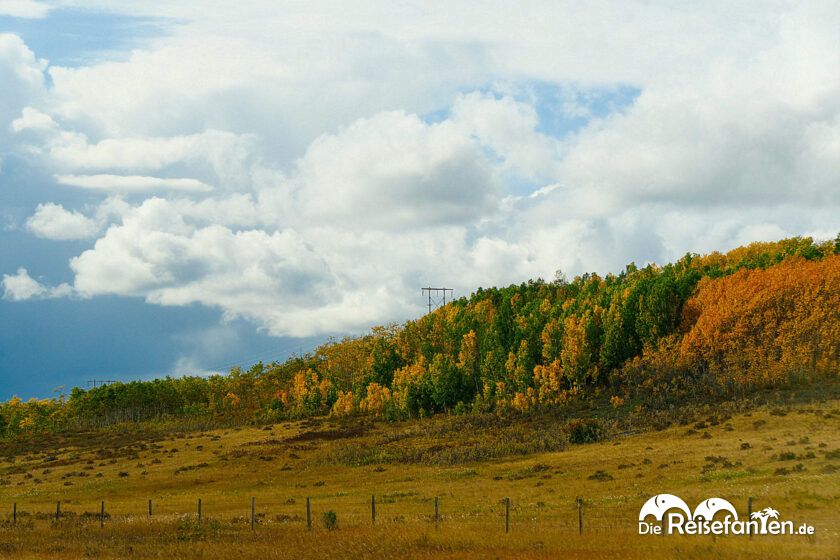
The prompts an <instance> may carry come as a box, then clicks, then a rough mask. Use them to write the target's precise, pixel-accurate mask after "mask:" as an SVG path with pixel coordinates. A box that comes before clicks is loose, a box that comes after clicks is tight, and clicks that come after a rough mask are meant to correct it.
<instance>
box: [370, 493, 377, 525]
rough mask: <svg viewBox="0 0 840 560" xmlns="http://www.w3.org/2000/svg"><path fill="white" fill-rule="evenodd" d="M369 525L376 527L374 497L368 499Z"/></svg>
mask: <svg viewBox="0 0 840 560" xmlns="http://www.w3.org/2000/svg"><path fill="white" fill-rule="evenodd" d="M370 524H371V525H376V496H371V497H370Z"/></svg>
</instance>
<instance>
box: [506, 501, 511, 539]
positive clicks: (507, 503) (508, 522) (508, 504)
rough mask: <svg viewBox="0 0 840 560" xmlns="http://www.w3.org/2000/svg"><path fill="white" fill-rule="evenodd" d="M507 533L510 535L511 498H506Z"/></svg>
mask: <svg viewBox="0 0 840 560" xmlns="http://www.w3.org/2000/svg"><path fill="white" fill-rule="evenodd" d="M505 533H510V498H509V497H508V498H505Z"/></svg>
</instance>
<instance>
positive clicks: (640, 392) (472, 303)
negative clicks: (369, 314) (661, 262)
mask: <svg viewBox="0 0 840 560" xmlns="http://www.w3.org/2000/svg"><path fill="white" fill-rule="evenodd" d="M838 371H840V236H838V238H837V239H835V240H833V241H825V242H815V241H814V240H813V239H811V238H799V237H797V238H791V239H785V240H782V241H778V242H770V243H752V244H750V245H747V246H744V247H739V248H737V249H734V250H732V251H729V252H727V253H717V252H716V253H711V254H708V255H703V256H701V255H696V254H688V255H686V256H684V257H683V258H681V259H680V260H678V261H676V262H674V263H671V264H667V265H665V266H657V265H649V266H645V267H643V268H639V267H637V266H635V265H634V264H630V265H628V266H627V267H626V269H625V270H624V271H623V272H621V273H620V274H617V275H614V274H608V275H606V276H604V277H601V276H599V275H597V274H584V275H581V276H578V277H576V278H574V279H573V280H571V281H566V280H565V279H564V278H562V276H559V277H557V278H556V279H555V280H554V281H552V282H546V281H543V280H531V281H528V282H526V283H522V284H519V285H511V286H508V287H503V288H480V289H478V290H477V291H476V292H475V293H474V294H472V295H471V296H470V297H469V298H461V299H457V300H455V301H453V302H451V303H449V304H447V305H446V306H444V307H441V308H439V309H437V310H435V311H433V312H432V313H430V314H428V315H426V316H424V317H421V318H419V319H416V320H412V321H408V322H406V323H405V324H403V325H390V326H383V327H375V328H373V329H372V330H371V332H370V333H369V334H367V335H365V336H360V337H352V338H346V339H344V340H341V341H336V342H332V341H331V342H328V343H325V344H323V345H322V346H320V347H318V348H317V349H316V350H315V351H314V352H312V353H311V354H308V355H303V356H294V357H292V358H290V359H288V360H286V361H285V362H282V363H269V364H263V363H258V364H255V365H253V366H252V367H250V368H248V369H241V368H238V367H236V368H233V369H231V371H230V372H229V373H228V374H227V375H213V376H209V377H201V376H185V377H180V378H172V377H167V378H163V379H155V380H152V381H134V382H129V383H113V384H110V385H105V386H102V387H96V388H93V389H88V390H83V389H80V388H75V389H73V390H72V392H71V393H70V394H69V395H67V396H61V397H57V398H52V399H31V400H28V401H22V400H20V399H18V398H13V399H11V400H9V401H7V402H5V403H2V404H0V437H15V436H19V435H23V436H29V435H32V434H37V433H56V432H62V431H66V430H75V429H85V428H90V427H97V426H105V425H110V424H115V423H119V422H139V421H145V420H152V419H161V418H166V419H175V420H178V419H182V418H206V419H208V420H213V419H218V420H224V421H227V422H233V421H236V422H273V421H278V420H283V419H292V418H302V417H310V416H318V415H326V414H331V415H338V416H342V415H370V416H375V417H380V418H384V419H388V420H400V419H406V418H417V417H424V416H428V415H432V414H436V413H440V412H450V413H454V414H466V413H470V412H498V413H502V414H508V413H511V414H515V413H534V412H539V411H545V410H549V409H556V408H562V407H565V406H573V405H574V404H575V403H578V402H582V401H588V400H602V401H609V402H611V403H612V405H613V406H615V407H617V408H618V407H629V406H633V407H634V408H636V409H638V408H642V409H644V408H645V407H649V408H657V407H662V406H669V405H672V404H673V405H679V404H680V403H684V402H689V401H692V402H696V401H697V400H703V401H708V400H715V399H722V398H729V397H733V396H739V395H744V394H749V393H750V392H751V391H755V390H758V389H762V388H768V387H783V386H788V385H790V384H794V383H796V384H798V383H807V382H809V381H811V380H815V379H818V378H824V377H836V376H837V375H838Z"/></svg>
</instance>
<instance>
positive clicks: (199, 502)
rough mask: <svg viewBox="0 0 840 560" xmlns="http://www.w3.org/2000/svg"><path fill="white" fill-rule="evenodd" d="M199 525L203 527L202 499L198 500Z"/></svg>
mask: <svg viewBox="0 0 840 560" xmlns="http://www.w3.org/2000/svg"><path fill="white" fill-rule="evenodd" d="M198 524H199V525H201V498H199V499H198Z"/></svg>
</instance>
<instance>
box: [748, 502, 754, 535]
mask: <svg viewBox="0 0 840 560" xmlns="http://www.w3.org/2000/svg"><path fill="white" fill-rule="evenodd" d="M750 521H752V496H750V497H749V498H747V534H748V535H749V536H750V539H752V537H753V534H752V525H750Z"/></svg>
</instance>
